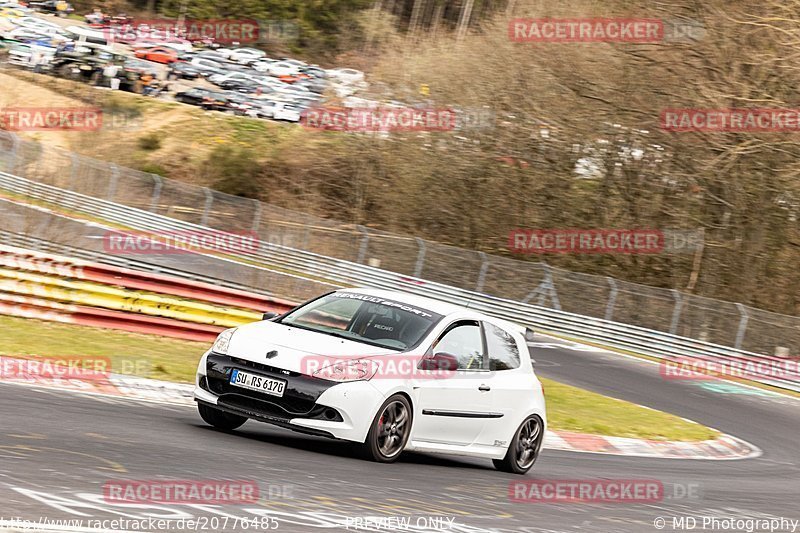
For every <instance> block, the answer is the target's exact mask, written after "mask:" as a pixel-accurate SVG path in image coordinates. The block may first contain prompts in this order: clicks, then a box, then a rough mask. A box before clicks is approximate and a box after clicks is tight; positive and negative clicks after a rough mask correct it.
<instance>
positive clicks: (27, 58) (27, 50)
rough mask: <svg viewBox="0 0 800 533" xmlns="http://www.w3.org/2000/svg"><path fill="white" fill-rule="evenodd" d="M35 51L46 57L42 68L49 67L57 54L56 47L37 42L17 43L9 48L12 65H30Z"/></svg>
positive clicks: (9, 59) (9, 58)
mask: <svg viewBox="0 0 800 533" xmlns="http://www.w3.org/2000/svg"><path fill="white" fill-rule="evenodd" d="M33 52H39V53H40V54H42V56H43V57H44V58H45V61H43V63H42V65H41V66H40V68H41V69H43V70H47V69H49V68H50V66H49V63H50V62H51V61H52V59H53V57H54V56H55V48H49V47H45V46H39V45H36V44H26V43H17V44H14V45H12V46H11V48H9V50H8V62H9V63H10V64H12V65H19V66H24V67H28V66H30V65H31V55H32V54H33Z"/></svg>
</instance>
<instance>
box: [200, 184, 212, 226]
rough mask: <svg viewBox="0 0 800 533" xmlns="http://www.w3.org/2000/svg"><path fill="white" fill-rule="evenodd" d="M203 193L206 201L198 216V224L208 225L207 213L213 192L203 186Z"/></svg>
mask: <svg viewBox="0 0 800 533" xmlns="http://www.w3.org/2000/svg"><path fill="white" fill-rule="evenodd" d="M203 194H205V195H206V203H205V205H204V206H203V216H202V217H200V225H201V226H208V213H209V211H211V204H212V203H213V202H214V194H213V193H212V192H211V189H209V188H208V187H203Z"/></svg>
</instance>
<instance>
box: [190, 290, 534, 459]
mask: <svg viewBox="0 0 800 533" xmlns="http://www.w3.org/2000/svg"><path fill="white" fill-rule="evenodd" d="M268 315H269V314H267V315H265V320H263V321H260V322H254V323H252V324H247V325H244V326H240V327H238V328H233V329H228V330H226V331H223V332H222V333H220V335H219V337H217V340H216V341H215V342H214V345H213V346H212V348H211V349H210V350H209V351H208V352H206V353H205V354H204V355H203V357H202V359H201V360H200V364H199V366H198V369H197V379H196V387H195V392H194V397H195V400H196V401H197V403H198V408H199V411H200V416H201V417H202V418H203V420H205V421H206V422H207V423H208V424H210V425H212V426H214V427H216V428H219V429H223V430H228V431H230V430H233V429H236V428H238V427H239V426H241V425H242V424H244V423H245V422H246V421H247V420H248V419H250V418H252V419H254V420H258V421H262V422H267V423H271V424H275V425H278V426H281V427H284V428H288V429H291V430H294V431H299V432H302V433H307V434H311V435H319V436H325V437H331V438H335V439H343V440H347V441H352V442H355V443H359V446H360V447H361V449H362V450H363V451H364V452H365V455H366V456H367V457H368V458H370V459H372V460H375V461H379V462H386V463H389V462H393V461H396V460H397V459H398V457H399V456H400V454H401V452H402V451H404V450H409V451H411V450H414V451H420V452H433V453H445V454H455V455H467V456H473V457H482V458H487V459H492V460H493V462H494V465H495V467H497V468H498V469H499V470H502V471H505V472H512V473H517V474H524V473H525V472H527V471H528V470H529V469H530V468H531V467H532V466H533V464H534V462H535V461H536V459H537V457H538V455H539V452H540V450H541V447H542V442H543V438H544V434H545V429H546V426H547V417H546V414H545V400H544V392H543V390H542V386H541V384H540V382H539V380H538V379H537V378H536V375H535V374H534V371H533V365H532V362H531V358H530V356H529V353H528V349H527V345H526V338H527V335H528V334H529V333H531V332H530V331H529V330H528V331H526V330H525V328H523V327H522V326H518V325H515V324H511V323H509V322H506V321H503V320H499V319H496V318H492V317H489V316H486V315H483V314H481V313H478V312H475V311H472V310H469V309H465V308H462V307H457V306H455V305H450V304H446V303H442V302H438V301H435V300H429V299H426V298H422V297H418V296H414V295H409V294H405V293H399V292H391V291H383V290H374V289H346V290H339V291H335V292H331V293H329V294H326V295H323V296H321V297H319V298H316V299H314V300H311V301H309V302H307V303H305V304H303V305H301V306H299V307H297V308H295V309H293V310H291V311H289V312H288V313H285V314H283V315H281V316H273V317H269V316H268Z"/></svg>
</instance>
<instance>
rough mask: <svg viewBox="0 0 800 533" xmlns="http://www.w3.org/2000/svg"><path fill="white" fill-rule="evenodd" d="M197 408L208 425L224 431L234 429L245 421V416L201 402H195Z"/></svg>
mask: <svg viewBox="0 0 800 533" xmlns="http://www.w3.org/2000/svg"><path fill="white" fill-rule="evenodd" d="M197 410H198V411H199V412H200V418H202V419H203V420H204V421H205V422H206V423H207V424H208V425H210V426H214V427H215V428H217V429H223V430H225V431H231V430H234V429H236V428H238V427H239V426H241V425H242V424H244V423H245V422H247V417H244V416H238V415H234V414H231V413H226V412H224V411H220V410H219V409H214V408H213V407H209V406H208V405H205V404H202V403H198V404H197Z"/></svg>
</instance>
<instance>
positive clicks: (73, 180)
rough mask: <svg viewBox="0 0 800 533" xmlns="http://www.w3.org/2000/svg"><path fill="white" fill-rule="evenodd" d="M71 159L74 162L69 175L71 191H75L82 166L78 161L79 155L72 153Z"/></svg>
mask: <svg viewBox="0 0 800 533" xmlns="http://www.w3.org/2000/svg"><path fill="white" fill-rule="evenodd" d="M69 158H70V160H71V161H72V168H71V169H70V173H69V190H71V191H75V184H77V183H78V167H79V166H80V160H79V159H78V154H76V153H75V152H72V153H71V154H70V156H69Z"/></svg>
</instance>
